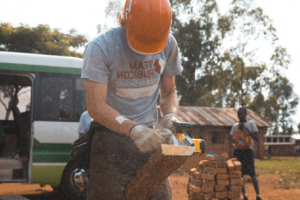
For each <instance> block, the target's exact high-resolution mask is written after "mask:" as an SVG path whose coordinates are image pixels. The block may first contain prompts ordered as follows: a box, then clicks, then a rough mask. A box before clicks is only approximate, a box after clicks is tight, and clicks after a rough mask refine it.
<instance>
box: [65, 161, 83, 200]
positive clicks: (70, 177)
mask: <svg viewBox="0 0 300 200" xmlns="http://www.w3.org/2000/svg"><path fill="white" fill-rule="evenodd" d="M86 180H87V177H86V173H85V171H84V170H83V169H80V168H79V166H78V162H76V160H75V159H71V160H70V161H69V162H68V164H67V165H66V167H65V170H64V172H63V175H62V177H61V182H60V189H61V190H62V192H63V193H64V194H65V195H66V196H67V197H68V198H69V199H71V200H85V199H86V192H87V182H86Z"/></svg>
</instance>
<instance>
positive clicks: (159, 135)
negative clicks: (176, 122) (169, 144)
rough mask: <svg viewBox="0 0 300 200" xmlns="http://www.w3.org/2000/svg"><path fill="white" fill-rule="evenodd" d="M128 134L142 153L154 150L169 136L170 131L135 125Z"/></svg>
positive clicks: (170, 134)
mask: <svg viewBox="0 0 300 200" xmlns="http://www.w3.org/2000/svg"><path fill="white" fill-rule="evenodd" d="M129 136H130V137H131V139H132V140H133V142H134V143H135V145H136V146H137V148H138V149H139V150H140V152H142V153H148V152H152V151H155V150H156V149H158V148H159V147H160V145H161V144H163V143H164V142H165V141H166V138H168V137H171V136H172V133H171V132H170V131H169V132H168V131H165V130H160V129H151V128H147V127H146V126H144V125H135V126H134V127H133V128H132V129H131V131H130V133H129Z"/></svg>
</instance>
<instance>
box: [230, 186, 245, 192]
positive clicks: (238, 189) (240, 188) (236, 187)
mask: <svg viewBox="0 0 300 200" xmlns="http://www.w3.org/2000/svg"><path fill="white" fill-rule="evenodd" d="M229 190H230V191H231V192H242V186H238V185H232V186H230V188H229Z"/></svg>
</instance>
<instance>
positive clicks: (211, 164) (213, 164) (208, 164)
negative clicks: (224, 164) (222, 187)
mask: <svg viewBox="0 0 300 200" xmlns="http://www.w3.org/2000/svg"><path fill="white" fill-rule="evenodd" d="M202 165H203V167H213V168H217V167H218V165H219V164H218V162H217V161H207V162H204V163H203V164H202Z"/></svg>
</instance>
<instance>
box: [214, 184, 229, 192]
mask: <svg viewBox="0 0 300 200" xmlns="http://www.w3.org/2000/svg"><path fill="white" fill-rule="evenodd" d="M215 190H216V192H225V191H226V192H227V190H228V186H226V185H216V186H215Z"/></svg>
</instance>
